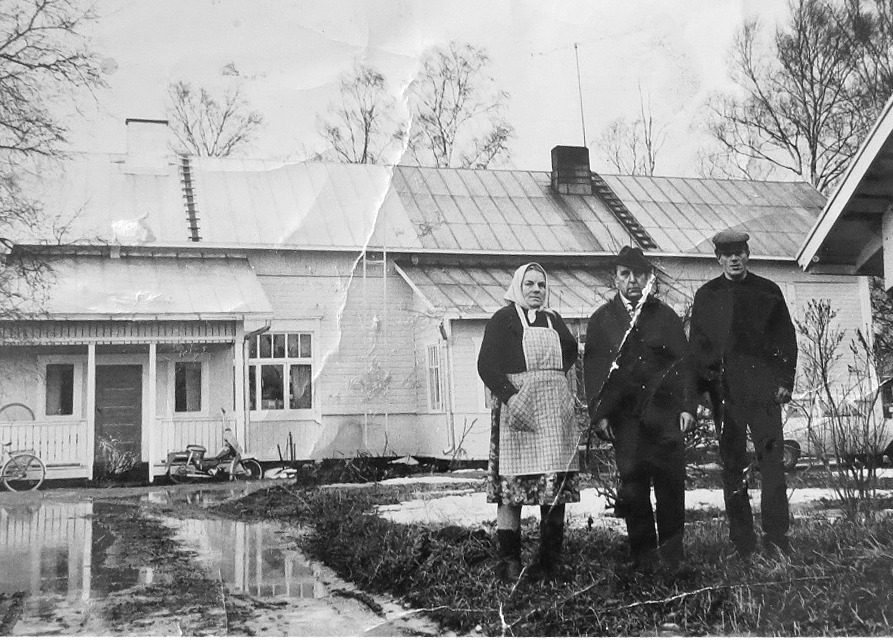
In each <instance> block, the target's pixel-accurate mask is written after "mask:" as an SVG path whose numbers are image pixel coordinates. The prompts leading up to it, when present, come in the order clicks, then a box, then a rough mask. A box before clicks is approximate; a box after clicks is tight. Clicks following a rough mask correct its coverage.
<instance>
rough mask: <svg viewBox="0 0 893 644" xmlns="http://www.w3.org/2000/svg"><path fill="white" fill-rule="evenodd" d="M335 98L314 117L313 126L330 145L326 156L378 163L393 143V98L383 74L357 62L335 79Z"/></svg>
mask: <svg viewBox="0 0 893 644" xmlns="http://www.w3.org/2000/svg"><path fill="white" fill-rule="evenodd" d="M338 92H339V96H340V98H339V101H338V103H337V104H332V105H330V106H329V110H328V112H327V114H326V115H325V116H323V115H319V116H318V117H317V129H318V131H319V133H320V134H321V135H322V137H323V138H324V139H325V140H326V142H327V143H328V144H329V146H330V151H329V153H328V154H323V155H322V156H323V158H326V157H330V158H333V159H335V160H338V161H343V162H347V163H378V162H379V161H382V160H384V157H385V156H386V154H387V152H388V150H389V149H391V148H392V147H393V146H394V144H395V141H396V139H395V136H396V132H397V129H398V128H397V125H396V123H395V122H394V120H393V117H392V114H393V112H394V100H393V99H392V98H391V97H390V96H389V95H388V93H387V89H386V82H385V77H384V76H383V75H382V74H381V72H379V71H378V70H376V69H375V68H373V67H370V66H368V65H362V64H357V65H355V66H354V69H353V70H352V71H351V72H349V73H345V74H342V75H341V78H340V79H339V81H338Z"/></svg>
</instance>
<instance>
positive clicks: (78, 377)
mask: <svg viewBox="0 0 893 644" xmlns="http://www.w3.org/2000/svg"><path fill="white" fill-rule="evenodd" d="M37 364H38V370H39V372H38V380H39V381H40V387H39V392H38V395H37V398H38V400H37V409H35V410H33V411H34V418H35V420H48V421H71V420H83V419H84V401H83V395H82V392H83V390H84V371H86V365H87V356H77V355H56V356H46V355H44V356H40V358H38V362H37ZM51 364H70V365H74V382H73V384H72V386H73V387H74V395H73V396H72V401H71V415H70V416H62V415H55V414H53V415H47V413H46V411H47V365H51Z"/></svg>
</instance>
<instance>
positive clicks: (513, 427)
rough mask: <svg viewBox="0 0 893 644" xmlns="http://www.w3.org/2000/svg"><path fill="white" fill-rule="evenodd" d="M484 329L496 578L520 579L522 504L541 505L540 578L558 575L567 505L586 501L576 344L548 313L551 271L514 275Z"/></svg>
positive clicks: (481, 363) (527, 268)
mask: <svg viewBox="0 0 893 644" xmlns="http://www.w3.org/2000/svg"><path fill="white" fill-rule="evenodd" d="M504 298H505V301H506V303H507V304H506V306H504V307H503V308H501V309H499V310H498V311H497V312H496V313H495V314H494V315H493V317H492V318H491V319H490V321H489V322H488V323H487V327H486V329H485V331H484V339H483V341H482V342H481V352H480V355H479V356H478V373H479V374H480V376H481V380H483V381H484V384H485V385H486V386H487V388H488V389H489V390H490V392H491V394H492V424H491V437H490V459H489V464H488V468H487V501H488V502H489V503H496V504H497V506H496V536H497V541H498V559H499V560H498V564H497V575H498V576H499V577H500V578H501V579H502V580H503V581H513V580H516V579H517V578H518V577H519V576H520V574H521V571H522V566H521V506H523V505H538V506H540V544H539V545H540V547H539V561H538V562H537V563H538V568H539V574H541V575H542V576H543V577H546V578H547V577H549V576H551V575H552V574H553V573H554V572H555V568H556V566H557V562H558V558H559V556H560V554H561V547H562V542H563V540H564V505H565V503H573V502H577V501H579V500H580V492H579V489H578V487H577V480H576V471H577V469H578V467H577V445H578V443H579V439H580V435H579V430H578V428H577V425H576V421H575V415H574V403H573V397H572V395H571V392H570V388H569V385H568V382H567V376H566V374H567V371H568V369H570V367H571V366H572V365H573V364H574V361H575V360H576V359H577V341H576V339H575V338H574V337H573V335H571V332H570V331H569V330H568V328H567V325H566V324H565V323H564V320H562V319H561V316H559V315H558V314H557V313H555V312H554V311H551V310H549V309H548V308H547V306H548V303H549V290H548V283H547V280H546V271H545V270H543V267H542V266H540V265H539V264H536V263H531V264H524V265H523V266H521V267H520V268H518V270H516V271H515V274H514V277H513V278H512V283H511V286H509V289H508V290H507V291H506V293H505V295H504Z"/></svg>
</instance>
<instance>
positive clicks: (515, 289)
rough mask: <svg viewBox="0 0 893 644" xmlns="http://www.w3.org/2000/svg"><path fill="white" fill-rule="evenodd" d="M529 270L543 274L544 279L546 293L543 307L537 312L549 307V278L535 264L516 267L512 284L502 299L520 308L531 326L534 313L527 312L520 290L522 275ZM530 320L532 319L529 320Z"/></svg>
mask: <svg viewBox="0 0 893 644" xmlns="http://www.w3.org/2000/svg"><path fill="white" fill-rule="evenodd" d="M531 268H533V269H535V270H537V271H539V272H540V273H542V274H543V277H544V278H546V293H545V295H544V296H543V305H542V306H541V307H540V308H539V309H536V310H537V311H546V310H548V308H547V307H548V306H549V276H548V275H547V274H546V271H545V270H543V267H542V266H540V265H539V264H537V263H536V262H530V263H529V264H523V265H521V266H519V267H518V270H516V271H515V274H514V275H513V276H512V283H511V284H510V285H509V287H508V290H507V291H506V292H505V295H503V296H502V297H503V298H504V299H505V301H506V302H510V303H514V304H515V305H516V306H520V307H521V308H522V309H524V310H525V311H527V319H528V320H530V322H531V324H532V323H533V320H534V319H536V313H535V311H533V310H528V307H527V302H526V301H525V300H524V292H523V290H522V289H521V285H522V284H523V283H524V275H525V274H526V273H527V271H529V270H530V269H531ZM531 318H532V319H531Z"/></svg>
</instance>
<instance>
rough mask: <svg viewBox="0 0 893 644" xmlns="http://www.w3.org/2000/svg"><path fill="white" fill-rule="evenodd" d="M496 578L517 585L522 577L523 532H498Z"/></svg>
mask: <svg viewBox="0 0 893 644" xmlns="http://www.w3.org/2000/svg"><path fill="white" fill-rule="evenodd" d="M496 558H497V563H496V578H497V579H499V581H502V582H505V583H515V582H516V581H518V577H520V576H521V568H522V566H521V531H520V530H497V531H496Z"/></svg>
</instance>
